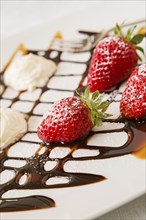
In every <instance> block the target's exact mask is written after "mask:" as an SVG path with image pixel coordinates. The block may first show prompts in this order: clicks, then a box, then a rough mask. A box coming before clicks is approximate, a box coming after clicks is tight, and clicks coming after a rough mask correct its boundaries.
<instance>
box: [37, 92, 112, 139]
mask: <svg viewBox="0 0 146 220" xmlns="http://www.w3.org/2000/svg"><path fill="white" fill-rule="evenodd" d="M108 104H109V103H108V102H101V97H100V94H99V92H95V93H93V95H92V97H91V98H90V95H89V88H87V89H86V90H85V96H80V97H68V98H63V99H61V100H60V101H59V102H57V103H55V104H54V105H52V107H51V109H50V110H49V111H48V112H47V113H46V114H45V115H44V116H43V118H42V121H41V122H40V125H39V126H38V130H37V134H38V137H39V138H40V139H41V140H42V141H44V142H72V141H75V140H78V139H80V138H82V137H84V136H85V135H87V134H88V132H89V131H90V130H91V129H92V128H93V126H94V125H95V124H96V125H97V126H99V125H101V124H102V120H101V119H102V118H105V117H108V116H109V114H106V113H104V112H103V111H104V110H106V108H107V107H108Z"/></svg>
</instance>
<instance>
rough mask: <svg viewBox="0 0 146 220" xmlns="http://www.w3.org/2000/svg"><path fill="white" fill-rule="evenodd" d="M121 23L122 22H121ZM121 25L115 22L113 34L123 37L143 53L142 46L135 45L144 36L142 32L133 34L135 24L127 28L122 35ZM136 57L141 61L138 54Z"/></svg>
mask: <svg viewBox="0 0 146 220" xmlns="http://www.w3.org/2000/svg"><path fill="white" fill-rule="evenodd" d="M122 25H123V24H122ZM122 25H119V24H116V27H115V29H114V33H115V35H118V36H119V37H121V38H123V39H124V40H125V41H127V42H130V43H131V44H132V45H133V46H134V47H135V49H136V50H139V51H140V52H142V53H143V54H144V50H143V48H142V47H139V46H137V45H138V44H140V43H141V42H142V40H143V38H144V34H136V35H134V30H135V28H136V25H134V26H133V27H131V28H129V29H128V30H127V33H126V34H125V35H124V34H123V32H122ZM138 58H139V60H140V61H142V59H141V57H140V56H139V55H138Z"/></svg>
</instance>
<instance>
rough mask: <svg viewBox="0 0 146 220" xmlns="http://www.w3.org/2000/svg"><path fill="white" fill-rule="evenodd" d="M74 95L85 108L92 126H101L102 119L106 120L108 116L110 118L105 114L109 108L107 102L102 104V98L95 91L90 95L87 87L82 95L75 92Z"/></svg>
mask: <svg viewBox="0 0 146 220" xmlns="http://www.w3.org/2000/svg"><path fill="white" fill-rule="evenodd" d="M76 94H77V95H78V96H79V97H80V98H81V100H82V101H83V102H84V103H85V105H86V106H87V108H88V110H89V115H90V118H91V121H92V123H93V124H94V125H96V126H101V125H102V120H103V118H108V117H109V116H112V115H110V114H107V113H105V111H106V109H107V108H108V106H109V102H108V101H104V102H102V96H101V94H100V93H99V91H96V92H94V93H93V94H92V95H90V89H89V87H87V88H86V89H85V92H84V94H80V93H79V92H78V91H76Z"/></svg>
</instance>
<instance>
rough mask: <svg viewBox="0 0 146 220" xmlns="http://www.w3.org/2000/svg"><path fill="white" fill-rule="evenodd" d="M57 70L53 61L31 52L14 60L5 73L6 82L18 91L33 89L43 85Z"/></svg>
mask: <svg viewBox="0 0 146 220" xmlns="http://www.w3.org/2000/svg"><path fill="white" fill-rule="evenodd" d="M55 70H56V64H55V63H54V62H53V61H51V60H48V59H46V58H44V57H41V56H37V55H34V54H31V53H30V54H27V55H24V56H21V57H18V58H16V59H15V60H13V61H12V63H11V64H10V66H9V67H8V68H7V70H6V71H5V73H4V82H5V84H6V85H7V86H9V87H11V88H13V89H15V90H18V91H23V90H29V91H32V90H33V89H35V87H41V86H43V85H44V84H45V83H46V82H47V80H48V78H49V77H51V76H52V74H53V73H54V72H55Z"/></svg>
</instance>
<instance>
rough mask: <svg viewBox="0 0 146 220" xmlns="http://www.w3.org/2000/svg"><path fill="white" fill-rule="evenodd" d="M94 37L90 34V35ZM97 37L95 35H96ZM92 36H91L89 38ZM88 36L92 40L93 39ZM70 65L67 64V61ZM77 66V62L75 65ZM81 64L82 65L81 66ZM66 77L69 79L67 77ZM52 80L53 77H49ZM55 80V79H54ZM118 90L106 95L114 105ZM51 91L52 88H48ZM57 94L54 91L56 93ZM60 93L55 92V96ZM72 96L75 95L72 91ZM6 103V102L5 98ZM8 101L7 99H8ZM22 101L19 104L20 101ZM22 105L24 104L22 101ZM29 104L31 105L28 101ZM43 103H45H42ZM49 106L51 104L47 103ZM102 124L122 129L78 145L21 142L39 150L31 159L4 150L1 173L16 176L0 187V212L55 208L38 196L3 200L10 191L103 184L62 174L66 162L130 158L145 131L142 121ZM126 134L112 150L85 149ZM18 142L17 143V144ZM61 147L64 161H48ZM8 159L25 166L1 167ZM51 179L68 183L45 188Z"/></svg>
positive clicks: (92, 177) (81, 175) (88, 176)
mask: <svg viewBox="0 0 146 220" xmlns="http://www.w3.org/2000/svg"><path fill="white" fill-rule="evenodd" d="M93 34H94V33H92V35H93ZM96 34H97V33H96ZM89 35H91V34H89ZM92 35H91V36H92ZM43 52H44V57H45V58H47V59H50V54H51V52H52V51H51V50H48V51H43ZM89 52H90V54H92V51H89ZM28 53H34V54H39V51H31V50H28ZM61 54H62V53H61V52H58V56H57V57H56V58H54V59H52V60H53V61H54V62H56V64H57V65H58V64H59V63H60V62H63V61H61V58H60V57H61ZM68 62H70V61H68ZM76 63H77V62H76ZM81 63H82V62H81ZM89 63H90V59H89V60H88V61H87V62H85V64H86V65H87V68H86V71H85V72H84V73H83V74H82V79H81V81H80V83H79V86H78V90H81V91H83V90H84V86H83V81H84V79H85V77H86V76H87V71H88V66H89ZM72 75H73V76H77V74H76V75H75V74H72ZM67 76H68V75H67ZM52 77H54V75H53V76H52ZM55 77H57V76H55ZM62 77H65V75H62ZM4 87H5V89H4V91H3V93H2V96H3V94H4V92H5V90H6V88H7V87H6V86H4ZM119 87H120V84H119V85H117V87H116V88H114V90H112V91H109V92H107V93H108V94H109V101H110V102H111V103H112V102H116V100H115V97H116V95H118V94H121V93H120V92H119V91H118V89H119ZM41 89H42V92H41V94H40V96H39V99H38V100H37V101H35V103H34V105H33V108H32V110H31V111H30V112H29V113H28V118H30V117H31V116H40V115H36V114H34V113H33V110H34V108H35V107H36V106H37V104H39V103H42V102H41V100H40V97H41V95H42V94H43V93H44V92H45V91H46V90H49V88H48V87H47V83H46V85H45V86H44V87H43V88H41ZM51 90H52V88H51ZM55 90H57V89H55ZM59 91H60V90H59V89H58V92H59ZM61 91H70V90H65V89H64V90H61ZM73 92H74V94H75V91H73ZM21 93H22V92H20V93H19V94H18V96H17V97H16V98H15V99H13V100H12V103H11V105H10V107H11V106H12V105H13V104H14V103H15V102H17V101H19V100H20V95H21ZM5 99H6V98H5ZM6 100H7V99H6ZM8 100H9V99H8ZM21 101H22V100H21ZM23 102H26V101H25V100H23ZM27 102H30V101H27ZM43 103H44V102H43ZM47 103H52V102H47ZM104 122H109V123H115V122H117V123H124V127H123V128H120V129H115V130H113V129H112V130H106V131H97V132H95V131H91V132H90V133H89V134H88V136H87V137H85V138H83V139H82V140H80V141H76V142H73V143H71V144H68V143H53V144H52V143H41V144H40V143H37V142H35V141H33V140H32V141H27V140H22V139H21V140H20V141H19V142H21V143H25V142H27V143H30V144H32V143H34V144H39V149H38V150H37V152H36V153H35V155H34V156H32V157H30V158H19V157H10V156H8V152H9V150H10V148H11V147H12V146H13V145H11V146H9V147H7V148H6V149H4V150H3V151H2V152H1V154H0V164H1V166H0V172H3V171H5V170H13V171H14V172H15V176H14V178H13V179H11V180H9V181H8V182H6V183H4V184H1V185H0V197H1V199H0V212H11V211H26V210H32V209H43V208H49V207H54V206H55V201H54V200H53V199H51V198H49V197H46V196H41V195H35V196H27V197H22V198H7V199H4V198H3V194H4V193H6V192H7V191H9V190H13V189H14V190H15V189H17V190H21V189H22V190H24V189H52V188H54V189H55V188H62V187H73V186H80V185H85V184H91V183H97V182H99V181H103V180H105V179H106V177H104V176H102V175H94V174H85V173H71V172H66V171H65V170H64V165H65V163H66V162H67V161H84V160H98V159H106V158H111V157H117V156H122V155H126V154H131V153H133V152H137V151H138V150H139V149H140V148H141V147H142V146H143V145H144V143H145V131H146V123H145V119H143V120H141V121H131V120H130V121H128V120H126V119H124V118H122V117H121V116H120V117H119V118H117V119H106V120H104ZM121 131H125V132H126V133H127V134H128V141H127V142H126V143H125V144H124V145H123V146H121V147H118V148H115V147H112V146H109V147H106V146H105V147H103V146H102V147H101V146H98V143H97V146H91V145H88V140H89V139H90V138H91V137H92V136H93V135H95V134H100V133H110V132H121ZM27 133H36V131H34V132H31V131H28V132H27ZM19 142H18V143H19ZM57 146H62V147H64V148H69V149H70V150H69V153H68V154H67V155H66V156H65V157H63V158H51V157H50V154H51V152H52V150H53V149H54V148H55V147H57ZM42 149H44V152H43V153H41V150H42ZM78 149H85V150H91V151H92V150H99V154H98V155H95V156H82V157H74V156H73V153H74V152H75V151H76V150H78ZM8 159H15V160H18V161H21V160H25V161H26V164H25V165H24V166H23V167H21V168H14V167H11V166H6V165H4V163H5V161H7V160H8ZM48 161H55V162H56V166H55V167H54V168H53V169H51V170H49V171H46V170H45V169H44V165H45V163H46V162H48ZM24 175H25V176H26V181H25V183H23V184H20V180H21V178H22V177H23V176H24ZM53 177H64V178H66V180H67V183H57V184H50V185H48V184H47V181H48V180H49V179H51V178H53Z"/></svg>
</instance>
